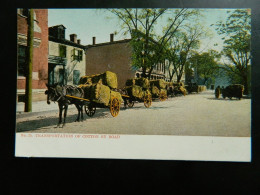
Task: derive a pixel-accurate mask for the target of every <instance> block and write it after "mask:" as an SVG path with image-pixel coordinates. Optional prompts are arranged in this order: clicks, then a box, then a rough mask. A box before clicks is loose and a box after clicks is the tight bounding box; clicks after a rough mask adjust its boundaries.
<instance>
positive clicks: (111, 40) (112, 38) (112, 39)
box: [110, 34, 114, 42]
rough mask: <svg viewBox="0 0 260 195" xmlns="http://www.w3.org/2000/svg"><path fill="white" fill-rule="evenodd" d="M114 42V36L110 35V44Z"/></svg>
mask: <svg viewBox="0 0 260 195" xmlns="http://www.w3.org/2000/svg"><path fill="white" fill-rule="evenodd" d="M113 41H114V34H110V42H113Z"/></svg>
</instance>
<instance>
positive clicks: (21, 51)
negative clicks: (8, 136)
mask: <svg viewBox="0 0 260 195" xmlns="http://www.w3.org/2000/svg"><path fill="white" fill-rule="evenodd" d="M27 17H28V9H17V59H18V62H17V95H18V101H23V96H24V94H25V81H26V80H25V64H26V62H25V57H26V47H27V31H28V23H27ZM33 47H34V49H33V70H32V71H33V72H32V98H33V99H32V100H33V101H37V100H45V99H46V96H45V94H44V91H45V89H46V86H45V83H47V81H48V10H47V9H34V40H33Z"/></svg>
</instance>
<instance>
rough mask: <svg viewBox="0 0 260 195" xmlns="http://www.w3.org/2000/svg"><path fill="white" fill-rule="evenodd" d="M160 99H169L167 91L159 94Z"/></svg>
mask: <svg viewBox="0 0 260 195" xmlns="http://www.w3.org/2000/svg"><path fill="white" fill-rule="evenodd" d="M159 99H160V101H165V100H166V99H167V95H166V93H165V92H162V93H160V96H159Z"/></svg>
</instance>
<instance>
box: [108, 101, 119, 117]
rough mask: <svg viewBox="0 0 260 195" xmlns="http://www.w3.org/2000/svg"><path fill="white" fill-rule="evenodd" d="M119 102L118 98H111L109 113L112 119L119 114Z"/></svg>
mask: <svg viewBox="0 0 260 195" xmlns="http://www.w3.org/2000/svg"><path fill="white" fill-rule="evenodd" d="M119 110H120V102H119V100H118V98H116V97H113V98H112V99H111V102H110V113H111V115H112V116H113V117H116V116H117V115H118V114H119Z"/></svg>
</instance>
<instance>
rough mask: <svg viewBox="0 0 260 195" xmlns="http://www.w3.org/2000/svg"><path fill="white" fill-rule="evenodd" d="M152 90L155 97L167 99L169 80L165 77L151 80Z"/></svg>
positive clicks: (161, 99) (162, 99)
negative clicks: (165, 79) (164, 78)
mask: <svg viewBox="0 0 260 195" xmlns="http://www.w3.org/2000/svg"><path fill="white" fill-rule="evenodd" d="M150 90H151V93H152V97H153V99H155V98H159V100H160V101H165V100H166V99H167V98H168V97H167V82H166V81H164V80H163V79H158V80H150Z"/></svg>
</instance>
